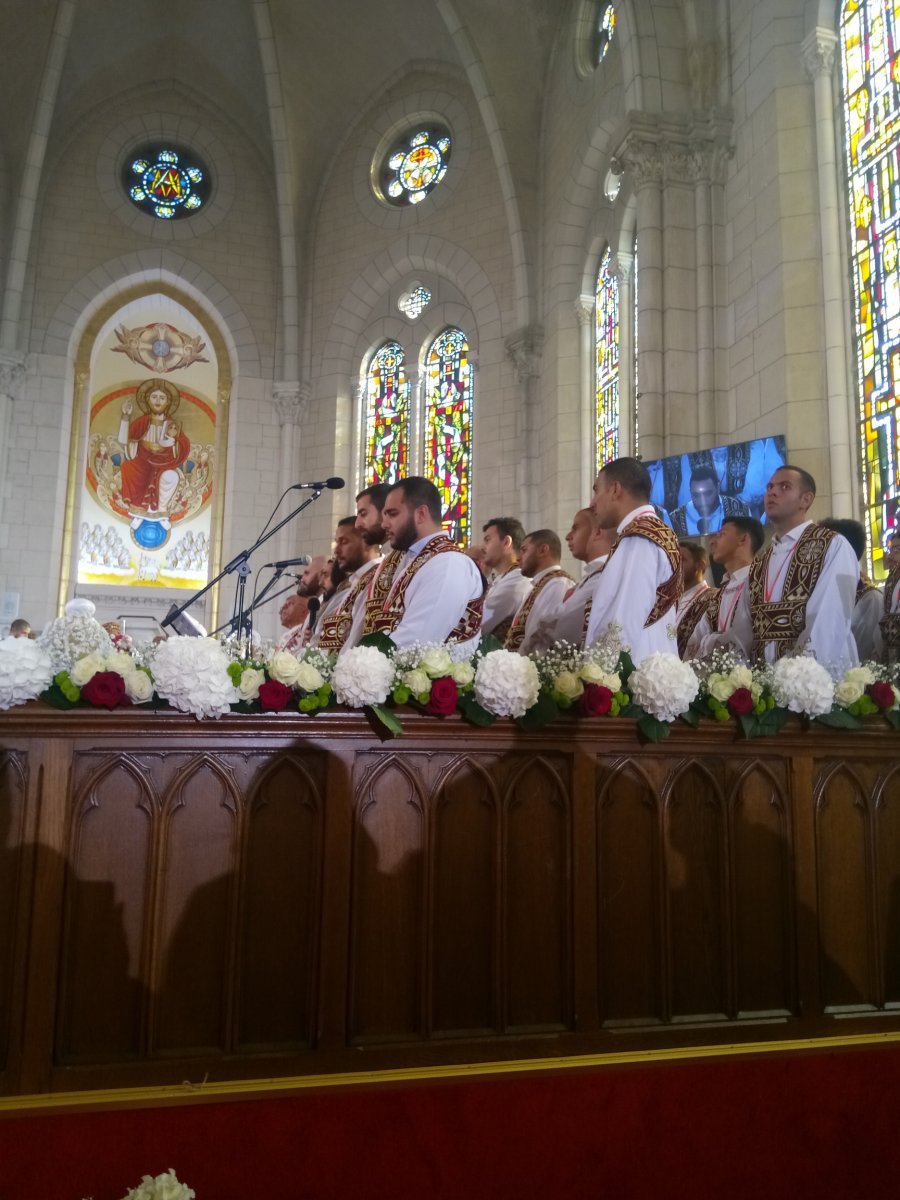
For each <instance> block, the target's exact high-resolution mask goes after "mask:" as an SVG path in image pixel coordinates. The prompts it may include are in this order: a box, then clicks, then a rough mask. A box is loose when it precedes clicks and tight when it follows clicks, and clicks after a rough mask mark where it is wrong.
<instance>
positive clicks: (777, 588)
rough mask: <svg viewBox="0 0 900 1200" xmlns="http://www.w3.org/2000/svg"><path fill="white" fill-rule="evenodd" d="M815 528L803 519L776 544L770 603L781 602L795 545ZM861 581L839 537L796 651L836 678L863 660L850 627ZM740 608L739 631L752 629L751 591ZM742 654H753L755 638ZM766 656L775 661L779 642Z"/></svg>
mask: <svg viewBox="0 0 900 1200" xmlns="http://www.w3.org/2000/svg"><path fill="white" fill-rule="evenodd" d="M811 524H812V521H804V522H803V524H802V525H795V526H794V528H793V529H790V530H788V532H787V533H784V534H782V535H781V537H778V538H776V539H775V541H774V542H773V543H772V554H771V557H770V558H769V569H768V578H767V579H766V597H767V599H768V600H769V601H773V600H780V599H781V596H782V593H783V592H784V581H785V578H786V576H787V573H788V568H789V564H790V559H791V557H792V556H793V553H794V551H795V550H796V548H797V541H798V539H799V537H800V535H801V534H802V533H803V531H804V529H806V527H807V526H808V525H811ZM858 582H859V562H858V561H857V558H856V555H855V554H854V553H853V548H852V547H851V545H850V543H849V542H848V541H847V539H846V538H844V537H841V535H840V534H839V533H838V534H835V536H834V537H833V538H832V539H831V541H830V542H829V544H828V549H827V550H826V551H825V561H824V562H823V563H822V570H821V571H820V572H819V579H818V582H817V583H816V586H815V587H814V588H813V591H812V595H811V596H810V597H809V599H808V600H807V602H806V625H805V626H804V628H803V630H802V632H801V633H800V636H799V637H798V638H797V641H796V642H795V643H794V649H795V650H797V651H799V652H800V653H812V654H813V655H814V656H815V657H816V659H817V660H818V661H819V662H820V663H821V664H822V666H823V667H828V669H829V670H831V671H833V672H834V673H836V674H839V673H842V672H843V671H845V670H846V669H847V667H852V666H855V665H856V663H858V662H859V655H858V654H857V652H856V642H855V641H854V640H853V634H852V632H851V629H850V625H851V622H852V620H853V609H854V606H855V604H856V585H857V583H858ZM738 607H739V608H740V609H741V610H742V611H741V628H742V629H746V628H748V627H752V623H751V622H750V621H749V617H750V588H749V587H747V588H746V589H745V590H744V592H743V594H742V596H741V599H740V602H739V605H738ZM744 650H745V652H746V653H747V655H748V656H749V655H750V654H751V653H752V634H751V639H750V643H749V644H745V645H744ZM763 653H764V657H765V660H766V662H770V663H773V662H775V661H776V658H777V656H776V653H775V643H774V642H767V643H766V645H765V647H764V652H763Z"/></svg>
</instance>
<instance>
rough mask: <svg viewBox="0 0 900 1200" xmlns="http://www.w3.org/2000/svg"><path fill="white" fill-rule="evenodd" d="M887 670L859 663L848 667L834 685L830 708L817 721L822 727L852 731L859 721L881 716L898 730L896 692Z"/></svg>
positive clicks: (899, 715) (898, 691)
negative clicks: (842, 728)
mask: <svg viewBox="0 0 900 1200" xmlns="http://www.w3.org/2000/svg"><path fill="white" fill-rule="evenodd" d="M892 675H893V673H892V671H891V669H890V668H889V667H885V666H883V665H882V664H881V663H862V664H861V665H860V666H858V667H850V669H849V670H847V671H845V672H844V674H843V675H842V676H841V678H840V679H839V680H838V681H837V683H836V684H835V685H834V708H833V709H832V710H831V713H830V714H825V716H823V717H820V718H819V719H820V720H821V721H822V723H823V724H827V725H838V726H842V727H844V728H849V729H856V728H858V726H859V719H860V718H861V717H874V716H877V715H879V714H880V715H882V716H883V717H884V718H885V720H886V721H887V722H888V724H889V725H890V726H891V728H892V729H900V688H898V687H897V684H896V683H895V681H894V679H893V677H892Z"/></svg>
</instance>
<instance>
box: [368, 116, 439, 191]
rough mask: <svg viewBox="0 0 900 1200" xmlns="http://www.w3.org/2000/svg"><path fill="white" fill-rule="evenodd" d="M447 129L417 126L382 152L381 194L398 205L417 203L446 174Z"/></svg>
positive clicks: (433, 126) (437, 126)
mask: <svg viewBox="0 0 900 1200" xmlns="http://www.w3.org/2000/svg"><path fill="white" fill-rule="evenodd" d="M450 150H451V144H450V131H449V130H448V129H447V128H445V127H444V126H442V125H432V126H429V127H428V128H426V129H421V128H420V129H416V130H414V132H413V133H412V134H409V135H408V136H407V137H405V138H404V139H403V140H402V141H401V142H398V143H397V144H396V145H395V146H394V147H393V149H391V150H389V151H388V153H387V154H386V155H385V158H384V162H383V163H382V166H381V176H380V181H379V182H380V186H381V194H382V196H383V197H384V199H385V200H387V202H388V203H389V204H394V205H397V206H398V207H400V208H403V207H405V206H406V205H409V204H419V203H420V202H421V201H422V200H424V199H425V197H426V196H427V195H428V194H429V192H432V191H433V190H434V189H435V188H436V187H437V185H438V184H439V183H440V182H441V180H442V179H443V178H444V176H445V175H446V174H447V166H448V164H449V162H450Z"/></svg>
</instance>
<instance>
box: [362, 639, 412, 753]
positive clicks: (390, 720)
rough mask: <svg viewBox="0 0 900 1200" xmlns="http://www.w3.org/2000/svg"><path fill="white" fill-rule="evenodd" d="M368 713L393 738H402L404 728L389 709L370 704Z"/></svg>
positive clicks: (381, 705)
mask: <svg viewBox="0 0 900 1200" xmlns="http://www.w3.org/2000/svg"><path fill="white" fill-rule="evenodd" d="M373 636H374V635H373ZM368 711H369V712H370V713H371V714H372V716H373V717H374V718H375V719H376V721H380V722H381V724H382V725H383V726H384V727H385V729H386V730H387V731H388V732H389V733H390V734H391V736H392V737H400V736H401V735H402V733H403V726H402V725H401V724H400V722H399V720H398V719H397V718H396V717H395V716H394V714H393V713H392V712H391V710H390V709H389V708H385V707H384V705H383V704H370V705H369V709H368Z"/></svg>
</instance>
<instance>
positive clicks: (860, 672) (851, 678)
mask: <svg viewBox="0 0 900 1200" xmlns="http://www.w3.org/2000/svg"><path fill="white" fill-rule="evenodd" d="M844 681H845V682H847V683H854V684H857V685H858V687H859V695H860V696H861V695H862V694H863V692H864V691H865V690H866V688H867V687H868V686H869V684H870V683H874V682H875V675H874V673H873V671H872V669H871V667H866V666H861V667H850V669H849V670H847V671H845V672H844ZM857 699H859V697H857Z"/></svg>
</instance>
